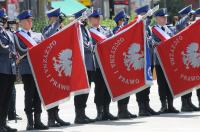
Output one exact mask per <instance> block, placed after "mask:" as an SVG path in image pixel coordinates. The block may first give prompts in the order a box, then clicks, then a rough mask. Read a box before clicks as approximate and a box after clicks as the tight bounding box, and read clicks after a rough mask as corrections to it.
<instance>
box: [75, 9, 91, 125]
mask: <svg viewBox="0 0 200 132" xmlns="http://www.w3.org/2000/svg"><path fill="white" fill-rule="evenodd" d="M85 10H86V9H83V10H81V11H79V12H77V13H75V14H74V16H75V18H76V19H77V18H79V17H81V16H82V13H83V12H84V11H85ZM80 21H81V32H82V36H83V44H84V54H85V65H86V69H87V75H88V80H89V84H90V86H91V83H92V81H93V76H94V71H95V60H94V51H93V50H94V46H93V44H92V38H91V36H90V32H89V30H88V29H87V27H86V26H87V19H81V20H80ZM88 95H89V93H88V94H81V95H77V96H75V97H74V106H75V114H76V117H75V121H74V122H75V123H76V124H87V123H91V122H94V121H95V120H92V119H90V118H88V117H87V116H86V115H85V108H86V102H87V99H88Z"/></svg>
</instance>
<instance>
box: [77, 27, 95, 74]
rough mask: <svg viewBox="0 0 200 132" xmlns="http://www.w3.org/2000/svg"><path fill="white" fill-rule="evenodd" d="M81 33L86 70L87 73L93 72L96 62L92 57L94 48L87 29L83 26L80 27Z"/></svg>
mask: <svg viewBox="0 0 200 132" xmlns="http://www.w3.org/2000/svg"><path fill="white" fill-rule="evenodd" d="M81 32H82V36H83V44H84V54H85V65H86V69H87V71H95V69H96V67H95V63H96V62H95V57H94V46H93V44H92V38H91V36H90V33H89V31H88V29H87V28H86V27H85V26H84V25H81Z"/></svg>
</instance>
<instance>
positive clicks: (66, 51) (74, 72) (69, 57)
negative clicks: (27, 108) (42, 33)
mask: <svg viewBox="0 0 200 132" xmlns="http://www.w3.org/2000/svg"><path fill="white" fill-rule="evenodd" d="M80 34H81V33H80V25H79V23H73V24H70V25H69V26H68V27H67V28H65V29H64V30H63V31H61V32H58V33H57V34H55V35H53V36H52V37H50V38H48V39H46V40H45V41H43V42H42V43H40V44H39V45H37V46H34V47H33V48H31V49H30V50H29V52H28V58H29V62H30V64H31V67H32V71H33V73H34V78H35V81H36V84H37V88H38V91H39V94H40V98H41V100H42V102H43V104H44V106H45V107H46V108H47V109H50V108H52V107H55V106H57V105H58V104H60V103H62V102H63V101H65V100H67V99H68V98H69V97H70V95H71V94H72V93H74V94H76V95H77V94H82V93H86V92H88V90H89V89H88V88H89V84H88V80H87V73H86V69H85V66H84V61H83V56H82V53H81V48H80V42H81V40H80V39H81V37H80Z"/></svg>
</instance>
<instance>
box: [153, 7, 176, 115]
mask: <svg viewBox="0 0 200 132" xmlns="http://www.w3.org/2000/svg"><path fill="white" fill-rule="evenodd" d="M154 16H155V20H156V24H155V25H154V26H156V27H158V28H160V29H161V30H163V31H164V32H165V33H167V34H168V35H169V36H173V35H174V34H173V32H172V30H171V29H170V28H168V27H167V25H166V24H167V16H168V15H167V10H166V8H161V9H159V10H158V11H157V12H155V14H154ZM152 38H153V40H154V41H155V43H154V45H155V46H156V45H159V44H160V41H161V40H160V39H159V38H158V36H156V35H155V34H154V33H153V34H152ZM155 68H156V75H157V83H158V90H159V96H160V101H161V104H162V107H161V109H160V113H161V114H162V113H179V111H178V110H176V109H175V108H174V106H173V97H172V94H171V92H170V88H169V86H168V83H167V81H166V78H165V75H164V72H163V70H162V68H161V65H160V62H159V60H158V58H157V56H156V58H155Z"/></svg>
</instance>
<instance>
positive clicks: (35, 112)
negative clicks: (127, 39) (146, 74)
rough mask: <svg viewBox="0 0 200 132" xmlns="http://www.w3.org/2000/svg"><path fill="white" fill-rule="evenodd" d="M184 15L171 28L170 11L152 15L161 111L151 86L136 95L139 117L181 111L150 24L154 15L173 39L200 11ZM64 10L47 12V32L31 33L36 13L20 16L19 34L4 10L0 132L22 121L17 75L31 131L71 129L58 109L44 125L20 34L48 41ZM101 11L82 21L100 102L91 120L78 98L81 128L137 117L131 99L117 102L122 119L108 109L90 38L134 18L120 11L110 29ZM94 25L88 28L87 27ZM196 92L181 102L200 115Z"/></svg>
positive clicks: (153, 58) (151, 46)
mask: <svg viewBox="0 0 200 132" xmlns="http://www.w3.org/2000/svg"><path fill="white" fill-rule="evenodd" d="M148 10H149V6H148V5H146V6H143V7H141V8H138V9H136V10H135V12H136V13H137V15H141V16H142V15H144V14H146V13H147V12H148ZM83 12H84V10H81V11H79V12H77V13H75V14H74V16H75V18H79V17H80V16H81V15H82V13H83ZM178 13H179V19H178V20H177V21H176V22H174V23H173V25H168V22H167V16H168V14H167V10H166V9H164V8H161V9H159V10H158V11H156V12H155V13H154V15H153V16H150V17H147V18H146V19H145V20H144V22H145V23H146V24H145V25H146V27H145V28H146V36H147V39H146V42H147V44H148V48H149V50H150V52H151V67H152V70H153V68H154V67H155V69H156V75H157V83H158V90H159V92H158V93H159V97H160V101H161V104H162V106H161V109H160V111H158V112H156V111H154V110H153V109H152V108H151V107H150V104H149V102H150V99H149V94H150V87H149V88H147V89H145V90H143V91H141V92H139V93H137V94H136V99H137V102H138V106H139V114H138V115H139V116H153V115H159V114H164V113H179V111H178V110H176V109H175V108H174V106H173V97H172V94H171V92H170V89H169V86H168V84H167V81H166V78H165V76H164V74H163V70H162V68H161V66H160V63H159V60H158V59H157V56H156V54H155V53H154V47H155V46H157V45H159V42H160V41H161V40H160V39H159V38H158V36H156V35H155V34H154V33H152V32H151V26H150V23H151V20H152V17H155V21H156V24H155V25H154V26H156V27H159V28H160V29H162V30H163V31H164V32H165V33H167V34H168V35H170V36H173V35H174V34H176V33H178V32H180V31H181V30H183V29H184V28H185V27H187V26H188V25H190V24H191V23H192V21H195V19H196V20H197V19H199V18H200V9H197V10H196V11H194V10H192V6H191V5H190V6H187V7H185V8H183V9H182V10H181V11H179V12H178ZM60 15H61V11H60V9H52V10H50V11H48V12H47V17H48V19H49V25H48V26H46V27H45V28H44V30H43V32H42V33H37V32H34V31H32V30H31V29H32V19H33V16H32V12H31V11H30V10H25V11H23V12H21V13H20V14H19V15H18V17H17V18H18V20H19V28H18V29H15V30H14V31H13V30H11V28H10V27H12V26H10V25H12V24H13V23H9V22H8V20H7V15H6V13H5V10H4V9H1V10H0V132H15V131H17V130H16V129H13V128H11V127H9V126H8V125H7V123H6V120H7V117H8V120H21V118H20V117H19V116H18V115H17V114H16V110H15V98H16V97H15V96H16V91H15V88H14V82H15V80H16V71H18V72H19V74H20V75H21V80H22V82H23V84H24V91H25V108H24V111H25V114H26V116H27V127H26V130H35V129H40V130H45V129H49V127H60V126H69V125H70V123H68V122H65V121H63V120H62V119H61V118H60V116H59V114H58V113H59V108H58V106H57V107H54V108H52V109H50V110H48V111H47V112H48V124H47V125H44V124H43V123H42V122H41V113H42V108H41V100H40V98H39V94H38V91H37V88H36V84H35V81H34V79H33V75H32V71H31V69H30V65H29V62H28V59H27V57H26V53H27V47H26V45H25V44H24V42H23V40H21V39H20V38H19V37H18V36H17V35H16V33H20V32H21V33H25V34H27V35H28V37H30V38H31V40H34V41H35V42H36V43H39V42H41V41H43V40H44V39H46V38H48V37H50V36H51V35H53V34H55V33H56V32H58V31H59V30H60V29H61V28H62V22H63V19H62V18H61V17H60ZM100 16H101V13H100V12H99V10H94V11H93V13H92V14H91V15H90V16H89V17H88V18H87V19H84V20H83V19H81V30H82V35H83V42H84V53H85V65H86V69H87V74H88V79H89V83H90V85H91V83H92V82H94V83H95V97H94V103H95V104H96V110H97V117H96V119H90V118H89V117H88V116H86V114H85V108H86V102H87V99H88V94H82V95H78V96H75V97H74V106H75V114H76V117H75V121H74V123H76V124H87V123H92V122H96V121H106V120H119V119H132V118H136V117H137V116H136V115H134V114H132V113H130V112H129V110H128V109H127V105H128V103H129V99H130V97H127V98H125V99H122V100H119V101H118V115H117V116H113V115H112V114H111V113H110V110H109V105H110V103H111V97H110V95H109V93H108V89H107V87H106V84H105V82H104V79H103V76H102V73H101V70H100V68H99V65H98V62H97V61H96V57H95V53H94V47H95V45H96V43H97V41H96V40H95V39H94V38H91V35H90V32H89V30H90V29H94V30H96V31H98V32H100V33H102V34H104V35H105V36H106V37H110V36H113V35H114V34H116V33H117V32H118V31H119V30H120V29H121V28H122V27H123V26H125V25H126V24H128V21H129V17H128V16H127V15H126V14H125V12H124V11H120V12H119V13H118V14H117V15H116V16H115V17H114V21H115V22H116V25H117V26H116V27H115V28H114V29H113V30H110V29H109V28H108V27H105V26H102V25H101V23H100V21H101V20H100V19H101V17H100ZM88 25H89V26H88ZM17 56H18V57H19V56H20V57H22V58H23V59H21V61H20V62H18V63H16V60H17ZM191 96H192V93H189V94H187V95H184V96H182V97H181V100H182V108H181V111H182V112H192V111H200V105H199V106H198V107H197V106H195V105H194V104H193V103H192V101H191ZM197 96H198V99H199V101H200V90H197Z"/></svg>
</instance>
